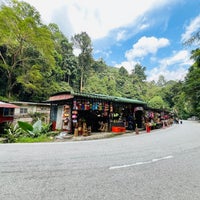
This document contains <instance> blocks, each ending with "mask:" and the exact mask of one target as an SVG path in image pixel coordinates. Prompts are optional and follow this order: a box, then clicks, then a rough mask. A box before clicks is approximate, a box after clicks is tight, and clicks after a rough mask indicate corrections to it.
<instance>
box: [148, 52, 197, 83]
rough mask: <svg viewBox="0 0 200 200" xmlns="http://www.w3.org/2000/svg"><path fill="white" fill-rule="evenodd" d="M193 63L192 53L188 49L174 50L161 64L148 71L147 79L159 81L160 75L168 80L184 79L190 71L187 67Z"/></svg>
mask: <svg viewBox="0 0 200 200" xmlns="http://www.w3.org/2000/svg"><path fill="white" fill-rule="evenodd" d="M192 64H193V60H191V59H190V53H189V52H188V51H186V50H181V51H179V52H174V53H173V55H172V56H171V57H168V58H164V59H162V60H160V61H159V66H158V67H155V68H153V69H152V70H150V71H148V73H147V76H148V78H147V80H148V81H152V80H155V81H157V80H158V78H159V76H160V75H163V76H164V77H165V79H166V80H183V79H184V78H185V76H186V74H187V73H188V70H187V68H188V67H189V66H191V65H192Z"/></svg>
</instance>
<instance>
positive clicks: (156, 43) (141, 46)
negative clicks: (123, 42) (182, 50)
mask: <svg viewBox="0 0 200 200" xmlns="http://www.w3.org/2000/svg"><path fill="white" fill-rule="evenodd" d="M169 44H170V42H169V40H168V39H166V38H156V37H145V36H144V37H142V38H140V39H139V40H138V42H137V43H136V44H134V45H133V48H132V49H131V50H128V51H127V52H126V53H125V56H126V58H127V60H134V59H136V58H141V59H142V58H143V57H144V56H146V55H148V54H155V53H156V52H157V51H158V49H159V48H162V47H166V46H168V45H169Z"/></svg>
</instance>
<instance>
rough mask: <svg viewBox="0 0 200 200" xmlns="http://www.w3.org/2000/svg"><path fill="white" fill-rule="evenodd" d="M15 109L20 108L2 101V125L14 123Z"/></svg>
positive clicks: (0, 109) (0, 108)
mask: <svg viewBox="0 0 200 200" xmlns="http://www.w3.org/2000/svg"><path fill="white" fill-rule="evenodd" d="M15 108H18V106H16V105H14V104H10V103H5V102H2V101H0V125H1V124H2V123H5V122H12V121H13V119H14V109H15Z"/></svg>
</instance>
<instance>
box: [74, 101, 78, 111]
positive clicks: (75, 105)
mask: <svg viewBox="0 0 200 200" xmlns="http://www.w3.org/2000/svg"><path fill="white" fill-rule="evenodd" d="M77 109H78V108H77V104H76V100H74V101H73V110H77Z"/></svg>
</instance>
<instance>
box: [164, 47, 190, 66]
mask: <svg viewBox="0 0 200 200" xmlns="http://www.w3.org/2000/svg"><path fill="white" fill-rule="evenodd" d="M190 56H191V55H190V52H188V51H186V50H181V51H179V52H176V51H175V52H174V53H173V55H172V56H171V57H169V58H165V59H162V60H161V61H160V65H161V66H164V67H167V66H171V65H175V64H176V65H184V66H185V65H192V62H193V61H192V60H191V59H190Z"/></svg>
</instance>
